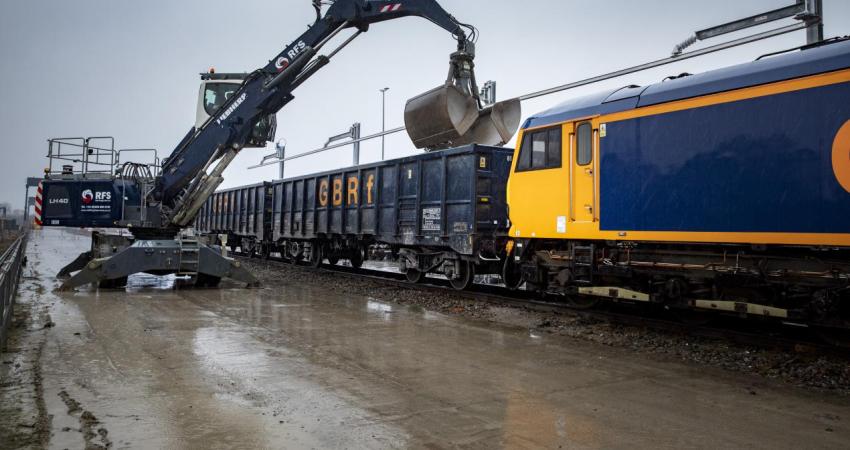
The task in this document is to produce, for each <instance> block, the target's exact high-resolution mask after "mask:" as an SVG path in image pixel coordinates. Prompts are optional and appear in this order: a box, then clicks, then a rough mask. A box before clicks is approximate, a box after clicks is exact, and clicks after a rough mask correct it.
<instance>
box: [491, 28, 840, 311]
mask: <svg viewBox="0 0 850 450" xmlns="http://www.w3.org/2000/svg"><path fill="white" fill-rule="evenodd" d="M517 142H518V145H517V148H516V151H515V154H514V161H513V166H512V171H511V175H510V179H509V182H508V193H507V194H508V204H509V207H510V212H509V214H510V220H511V228H510V231H509V233H510V237H511V238H512V241H511V242H510V243H509V244H508V252H509V255H510V257H509V258H508V259H507V261H506V264H505V268H504V278H505V280H506V281H507V283H508V284H509V285H513V286H517V285H519V284H520V283H522V282H523V281H524V282H527V283H528V285H529V286H531V287H532V288H536V289H539V290H543V291H550V292H551V291H559V292H564V293H568V294H572V295H571V297H572V298H574V299H575V300H573V301H574V302H575V303H576V304H577V305H580V306H588V305H592V304H594V303H596V302H597V301H599V300H601V299H617V300H623V299H625V300H628V301H636V302H649V303H659V304H664V305H665V306H669V307H682V308H698V309H707V310H723V311H730V312H735V313H739V314H742V315H761V316H773V317H780V318H787V319H788V320H794V319H800V320H806V321H809V322H817V323H819V324H821V325H824V326H836V327H844V326H846V325H847V324H848V319H850V315H848V309H850V307H848V306H847V303H848V302H850V295H848V286H850V279H849V278H848V277H850V40H835V41H832V42H827V43H824V44H821V45H818V46H815V47H811V48H805V49H802V50H800V51H794V52H791V53H784V54H779V55H771V56H769V57H764V58H760V59H758V60H756V61H754V62H749V63H746V64H742V65H738V66H733V67H729V68H725V69H720V70H715V71H711V72H706V73H701V74H697V75H687V74H686V75H683V76H679V77H675V78H672V79H666V80H665V81H663V82H661V83H657V84H653V85H650V86H644V87H640V86H627V87H624V88H622V89H617V90H614V91H608V92H603V93H600V94H597V95H591V96H588V97H584V98H579V99H575V100H572V101H568V102H566V103H564V104H561V105H559V106H556V107H554V108H552V109H550V110H548V111H545V112H543V113H540V114H537V115H534V116H532V117H530V118H529V119H527V120H526V122H525V123H524V125H523V127H522V130H521V134H520V136H519V138H518V140H517Z"/></svg>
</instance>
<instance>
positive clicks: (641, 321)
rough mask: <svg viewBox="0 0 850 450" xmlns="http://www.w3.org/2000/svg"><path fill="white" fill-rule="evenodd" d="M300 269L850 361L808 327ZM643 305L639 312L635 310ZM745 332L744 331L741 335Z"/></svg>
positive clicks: (386, 275) (387, 275)
mask: <svg viewBox="0 0 850 450" xmlns="http://www.w3.org/2000/svg"><path fill="white" fill-rule="evenodd" d="M231 254H232V255H233V256H236V257H238V258H240V259H246V260H251V261H258V262H259V261H263V262H267V263H272V264H277V265H285V266H286V267H292V266H293V264H292V263H291V262H289V261H287V260H284V259H282V258H278V257H269V258H268V259H267V260H262V259H258V258H252V257H249V256H247V255H245V254H241V253H231ZM297 267H298V268H299V269H304V270H313V271H317V272H325V273H333V274H334V275H342V276H346V277H351V278H353V279H367V280H373V281H377V282H380V283H382V284H386V285H393V286H398V287H403V288H405V289H416V290H419V291H425V292H435V293H437V292H439V293H443V294H446V293H449V294H451V295H454V296H456V297H461V298H465V299H469V300H475V301H483V302H487V303H489V304H491V305H497V306H509V307H516V308H526V309H528V310H532V311H537V312H544V313H556V314H564V315H568V316H571V317H577V318H580V319H583V320H588V321H599V322H607V323H610V324H614V325H621V326H633V327H645V328H648V329H652V330H655V331H660V332H665V333H670V334H676V335H683V336H692V337H699V338H705V339H710V340H716V341H724V342H729V343H734V344H737V345H743V346H753V347H759V348H765V349H779V350H783V351H791V352H806V353H817V354H823V355H832V356H841V357H848V358H850V347H844V346H837V345H832V344H828V343H824V342H823V341H822V340H821V339H820V338H819V337H818V336H817V335H816V334H815V333H813V332H812V330H811V329H809V328H807V327H800V326H793V325H782V324H777V323H775V322H767V321H764V322H760V321H758V320H752V319H749V320H746V321H743V320H738V319H736V318H734V317H727V316H722V315H718V314H714V315H711V316H712V318H713V320H712V321H711V322H710V324H693V323H688V322H686V321H682V320H680V319H678V318H676V317H674V313H672V312H671V311H667V310H664V309H663V308H660V307H659V308H646V307H645V305H633V304H629V303H603V304H602V306H600V307H598V308H595V309H581V308H576V307H573V306H571V305H569V304H568V303H567V302H566V299H564V298H559V297H557V296H545V295H544V296H541V295H540V294H538V293H533V292H529V291H523V290H519V291H511V290H509V289H506V288H504V287H501V286H497V285H486V284H479V283H476V284H474V285H473V287H472V288H470V289H469V290H464V291H458V290H455V289H453V288H452V287H451V285H450V284H449V282H448V281H447V280H444V279H440V278H431V277H429V278H426V281H424V282H421V283H416V284H413V283H410V282H408V281H407V280H406V279H405V276H404V274H402V273H399V272H389V271H383V270H377V269H370V268H354V267H351V266H343V265H334V266H331V265H328V264H322V265H321V266H320V267H318V268H315V267H312V266H310V265H309V264H307V263H304V262H300V263H298V264H297ZM637 306H641V307H637ZM706 314H709V315H710V314H711V313H706ZM742 327H747V328H748V329H747V330H742V329H741V328H742Z"/></svg>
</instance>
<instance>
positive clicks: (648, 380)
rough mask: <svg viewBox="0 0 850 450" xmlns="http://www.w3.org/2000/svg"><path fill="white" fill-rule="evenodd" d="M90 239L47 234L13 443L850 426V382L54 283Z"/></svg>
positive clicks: (119, 444) (365, 439) (708, 440)
mask: <svg viewBox="0 0 850 450" xmlns="http://www.w3.org/2000/svg"><path fill="white" fill-rule="evenodd" d="M87 246H88V239H87V238H86V237H84V236H80V235H78V234H74V233H69V232H67V231H62V230H54V229H46V230H42V231H38V232H34V233H33V236H32V239H31V242H30V246H29V249H28V252H29V253H28V254H29V261H30V265H29V267H28V268H27V271H26V272H25V276H26V279H25V280H24V284H23V285H22V287H21V296H20V299H19V303H20V305H19V309H21V310H27V311H29V312H28V314H27V315H28V319H27V320H28V322H27V323H28V324H27V325H26V326H25V327H24V328H22V329H18V330H16V332H15V333H16V334H17V336H16V338H15V339H14V341H13V342H11V343H10V349H9V350H10V352H9V353H4V354H3V355H2V358H0V359H2V361H3V362H4V364H3V365H2V367H0V380H2V381H3V382H4V383H3V386H2V389H0V412H2V413H3V414H2V416H3V420H2V421H0V423H2V424H0V438H4V439H5V441H3V442H6V443H7V444H8V443H12V445H8V447H14V446H15V445H17V444H16V443H18V444H20V443H24V444H25V445H27V446H32V447H36V448H37V447H39V446H40V443H39V440H38V439H37V438H38V437H39V435H38V434H39V433H41V437H42V438H43V439H44V441H45V442H44V443H46V445H47V446H49V447H50V448H58V449H61V448H84V447H89V448H96V447H97V446H102V447H112V448H423V447H426V448H487V449H490V448H697V447H699V448H800V447H804V448H842V447H844V448H846V446H847V445H848V442H850V427H848V424H847V421H848V420H850V400H848V399H846V398H834V397H830V396H827V395H821V394H816V393H812V392H808V391H800V390H796V389H793V388H789V387H786V386H783V385H781V384H773V383H769V382H766V381H764V380H763V379H757V378H751V377H747V376H738V375H731V374H729V373H727V372H722V371H719V370H711V369H706V368H704V367H694V366H690V365H686V364H681V363H675V362H659V361H657V360H651V359H648V358H645V357H642V356H641V355H633V354H630V353H628V352H627V351H625V350H617V349H611V348H608V347H603V346H597V345H594V344H590V343H587V342H580V341H576V340H573V339H570V338H566V337H562V336H551V335H536V334H535V333H534V332H529V330H527V329H523V328H517V327H509V326H499V325H494V324H490V323H482V322H475V321H469V320H467V319H463V318H459V317H448V316H444V315H441V314H438V313H434V312H429V311H426V310H422V309H421V308H416V307H402V306H398V305H393V304H388V303H382V302H379V301H376V300H374V299H371V298H369V297H363V296H354V295H352V296H341V295H340V294H338V293H337V292H332V291H330V290H327V289H324V288H323V287H322V286H300V285H292V284H290V285H282V286H278V285H276V286H270V287H266V288H263V289H255V290H244V289H239V288H227V289H221V290H203V291H197V290H184V291H172V290H167V289H161V288H157V287H156V286H160V287H161V283H159V282H155V283H153V284H152V287H146V288H139V289H132V290H131V291H130V292H118V291H92V290H86V291H80V292H76V293H56V292H52V291H53V289H54V288H55V287H56V286H58V282H57V280H55V278H54V277H53V275H54V274H55V273H56V272H57V271H58V270H59V268H60V267H61V266H62V265H63V264H64V263H66V262H67V261H70V260H71V259H73V258H74V257H75V256H76V254H77V253H78V252H80V251H82V250H84V249H86V247H87ZM136 281H139V280H136ZM142 281H145V279H142ZM344 281H345V279H344V278H340V282H344ZM7 380H10V381H7ZM13 423H14V424H15V425H14V426H12V424H13ZM20 425H22V426H20ZM15 433H18V434H27V433H31V434H33V435H35V436H34V437H35V439H31V440H26V439H19V440H14V439H17V438H20V436H17V437H16V436H15ZM0 447H3V448H5V447H7V446H6V445H0Z"/></svg>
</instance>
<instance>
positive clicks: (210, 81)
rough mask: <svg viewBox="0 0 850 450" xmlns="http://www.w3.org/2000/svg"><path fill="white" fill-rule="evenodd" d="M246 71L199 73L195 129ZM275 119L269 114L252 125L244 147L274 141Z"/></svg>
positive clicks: (218, 104) (223, 100)
mask: <svg viewBox="0 0 850 450" xmlns="http://www.w3.org/2000/svg"><path fill="white" fill-rule="evenodd" d="M247 76H248V74H246V73H215V72H214V71H210V72H209V73H202V74H201V88H200V90H199V93H198V109H197V113H196V117H195V129H200V128H201V127H202V126H203V125H204V123H206V121H207V120H209V118H210V117H211V116H212V115H213V114H215V112H216V111H218V109H219V108H221V106H222V105H223V104H224V103H225V102H226V101H227V100H229V99H230V97H231V96H232V95H233V94H235V93H236V91H237V90H238V89H239V86H241V85H242V82H243V81H244V80H245V77H247ZM276 128H277V119H276V117H275V115H274V114H269V115H268V116H266V117H265V118H263V119H262V120H260V121H259V122H257V125H255V126H254V130H253V132H252V133H251V138H250V139H249V140H248V142H247V143H246V144H245V146H246V147H256V148H263V147H265V146H266V143H267V142H272V141H274V135H275V129H276Z"/></svg>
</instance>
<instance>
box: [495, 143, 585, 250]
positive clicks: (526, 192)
mask: <svg viewBox="0 0 850 450" xmlns="http://www.w3.org/2000/svg"><path fill="white" fill-rule="evenodd" d="M531 131H533V130H523V131H522V133H521V134H520V136H519V138H518V139H517V146H516V149H514V158H513V167H512V168H511V175H510V178H509V179H508V189H507V195H508V205H510V219H511V230H510V235H511V236H512V237H522V238H557V237H561V238H563V237H566V231H567V221H568V211H569V173H570V172H569V164H568V162H569V136H570V133H571V132H572V129H569V130H568V129H567V128H566V127H565V128H564V129H563V131H562V134H561V136H562V138H561V140H562V144H561V161H562V164H561V167H559V168H551V169H540V170H528V171H519V172H517V171H516V167H517V164H518V162H519V150H520V147H521V146H522V141H523V138H524V135H525V133H526V132H531Z"/></svg>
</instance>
